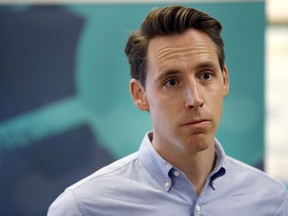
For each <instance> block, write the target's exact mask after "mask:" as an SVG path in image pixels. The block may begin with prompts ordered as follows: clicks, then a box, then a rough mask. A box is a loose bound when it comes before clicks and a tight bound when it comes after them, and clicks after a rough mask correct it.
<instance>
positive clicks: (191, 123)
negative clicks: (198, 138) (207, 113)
mask: <svg viewBox="0 0 288 216" xmlns="http://www.w3.org/2000/svg"><path fill="white" fill-rule="evenodd" d="M209 123H210V120H209V119H199V120H192V121H189V122H187V123H184V124H182V127H204V126H206V125H207V124H209Z"/></svg>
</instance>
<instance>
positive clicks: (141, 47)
mask: <svg viewBox="0 0 288 216" xmlns="http://www.w3.org/2000/svg"><path fill="white" fill-rule="evenodd" d="M220 30H221V25H220V23H219V22H218V21H216V20H215V19H213V18H211V17H209V16H208V15H206V14H204V13H201V12H198V11H196V10H194V9H189V8H184V7H167V8H163V9H159V10H154V11H152V12H151V13H150V14H149V15H148V17H147V18H146V19H145V21H144V23H143V24H142V27H141V29H140V30H139V31H137V32H134V33H133V34H132V35H131V36H130V38H129V40H128V42H127V47H126V53H127V55H128V58H129V61H130V64H131V74H132V79H131V81H130V91H131V95H132V98H133V100H134V102H135V104H136V106H137V107H138V108H139V109H140V110H142V111H147V110H149V113H150V117H151V121H152V129H153V141H152V144H153V146H154V147H155V149H156V150H157V151H158V152H159V153H160V154H161V155H162V156H164V158H170V159H171V158H175V153H176V152H178V156H179V155H183V154H186V153H187V152H190V153H192V154H194V153H196V152H202V151H204V150H205V149H208V148H209V149H210V153H211V154H212V155H213V152H214V151H213V149H212V148H213V143H214V135H215V133H216V130H217V128H218V125H219V122H220V118H221V115H222V106H223V99H224V97H225V96H226V95H227V94H228V90H229V77H228V70H227V68H226V66H225V65H224V51H223V42H222V39H221V37H220ZM173 155H174V156H173ZM176 158H177V157H176Z"/></svg>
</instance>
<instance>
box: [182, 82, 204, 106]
mask: <svg viewBox="0 0 288 216" xmlns="http://www.w3.org/2000/svg"><path fill="white" fill-rule="evenodd" d="M185 98H186V101H185V107H186V108H187V109H191V108H195V107H203V105H204V101H203V98H202V97H201V95H200V92H199V89H198V87H197V85H196V84H190V86H188V87H187V90H186V97H185Z"/></svg>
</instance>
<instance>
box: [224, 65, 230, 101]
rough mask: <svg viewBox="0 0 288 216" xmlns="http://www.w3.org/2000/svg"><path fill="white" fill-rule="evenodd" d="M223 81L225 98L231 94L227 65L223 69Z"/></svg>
mask: <svg viewBox="0 0 288 216" xmlns="http://www.w3.org/2000/svg"><path fill="white" fill-rule="evenodd" d="M223 81H224V86H223V88H224V89H223V90H224V96H227V95H228V94H229V85H230V80H229V74H228V68H227V66H226V64H225V65H224V68H223Z"/></svg>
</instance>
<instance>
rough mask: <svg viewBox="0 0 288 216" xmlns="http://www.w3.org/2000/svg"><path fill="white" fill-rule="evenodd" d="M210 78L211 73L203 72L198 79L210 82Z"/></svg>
mask: <svg viewBox="0 0 288 216" xmlns="http://www.w3.org/2000/svg"><path fill="white" fill-rule="evenodd" d="M212 77H213V74H212V72H204V73H202V74H201V75H200V77H199V78H200V79H201V80H211V79H212Z"/></svg>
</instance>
